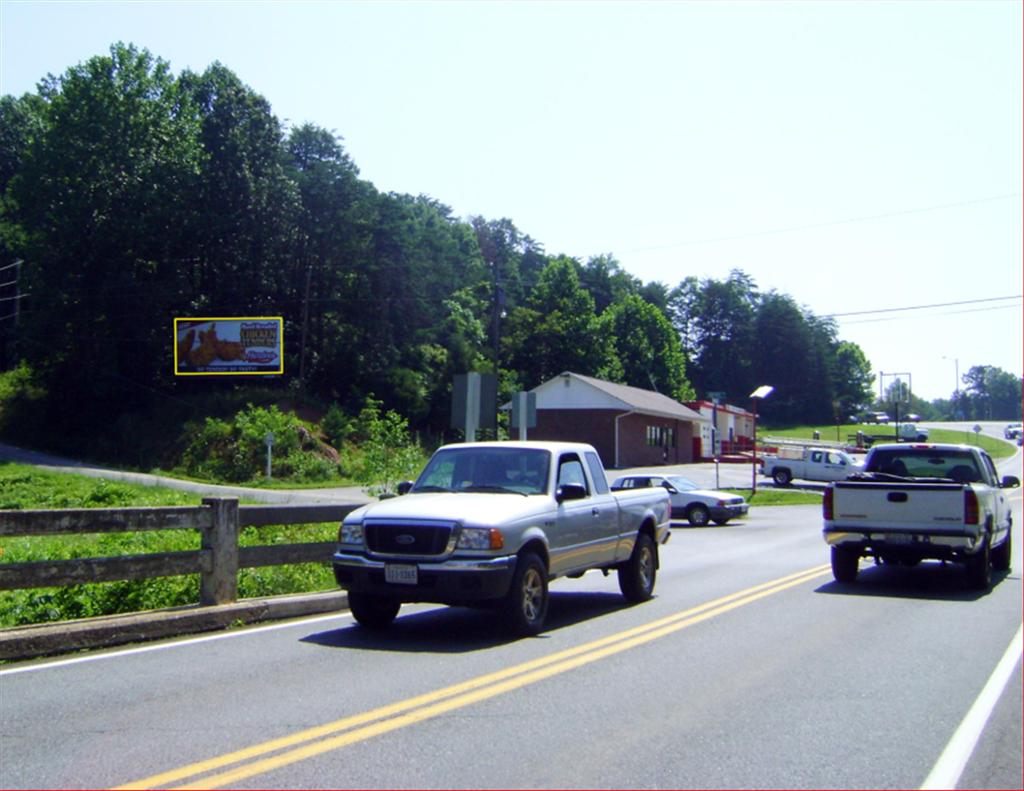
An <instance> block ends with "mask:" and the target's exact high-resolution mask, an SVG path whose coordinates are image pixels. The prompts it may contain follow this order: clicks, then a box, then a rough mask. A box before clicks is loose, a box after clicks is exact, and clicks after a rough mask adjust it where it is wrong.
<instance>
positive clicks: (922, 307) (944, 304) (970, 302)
mask: <svg viewBox="0 0 1024 791" xmlns="http://www.w3.org/2000/svg"><path fill="white" fill-rule="evenodd" d="M1021 296H1022V295H1021V294H1017V295H1016V296H1013V297H987V298H985V299H965V300H961V301H959V302H936V303H935V304H932V305H910V306H908V307H905V308H878V309H876V310H855V311H851V312H850V313H828V314H825V315H824V316H820V317H819V318H823V319H838V318H840V317H842V316H867V315H871V314H873V313H901V312H904V311H908V310H927V309H929V308H951V307H956V306H958V305H977V304H978V303H981V302H1005V301H1007V300H1011V299H1020V298H1021Z"/></svg>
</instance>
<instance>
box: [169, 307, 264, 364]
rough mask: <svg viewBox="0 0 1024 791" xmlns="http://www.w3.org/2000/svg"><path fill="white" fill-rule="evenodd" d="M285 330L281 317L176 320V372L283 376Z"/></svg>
mask: <svg viewBox="0 0 1024 791" xmlns="http://www.w3.org/2000/svg"><path fill="white" fill-rule="evenodd" d="M283 329H284V319H282V318H281V317H279V316H256V317H243V318H238V317H213V318H192V319H175V320H174V373H175V374H176V375H177V376H211V375H218V374H225V375H230V374H235V375H239V374H245V375H252V374H278V375H279V374H282V373H284V331H283Z"/></svg>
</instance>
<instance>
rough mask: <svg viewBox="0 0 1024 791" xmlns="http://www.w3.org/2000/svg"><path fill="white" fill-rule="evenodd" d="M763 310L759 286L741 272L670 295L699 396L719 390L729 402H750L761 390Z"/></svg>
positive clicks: (686, 284)
mask: <svg viewBox="0 0 1024 791" xmlns="http://www.w3.org/2000/svg"><path fill="white" fill-rule="evenodd" d="M757 304H758V293H757V287H756V285H755V284H754V281H753V280H752V279H751V278H750V276H749V275H747V274H745V273H744V272H742V271H740V270H735V269H734V270H733V271H732V272H731V273H730V274H729V278H728V279H727V280H725V281H717V280H711V279H706V280H700V281H699V280H697V278H695V277H688V278H686V279H685V280H683V281H682V282H681V283H680V284H679V285H678V286H677V287H676V288H675V289H673V290H672V292H671V293H670V296H669V311H670V313H671V317H672V324H673V326H674V327H675V328H676V331H677V332H678V333H679V336H680V338H681V340H682V344H683V353H684V355H685V357H686V359H687V360H688V361H689V363H690V367H689V373H690V378H691V380H692V382H693V386H694V388H695V389H696V391H697V393H698V394H704V393H707V392H708V391H712V390H718V391H721V392H723V393H725V394H726V398H727V399H732V400H739V401H745V400H746V398H747V396H748V395H749V394H750V392H751V390H752V389H753V388H754V387H755V386H756V385H755V384H754V381H753V378H754V370H753V354H754V340H755V332H756V331H755V327H754V320H755V307H756V305H757ZM759 384H764V383H763V382H760V383H759Z"/></svg>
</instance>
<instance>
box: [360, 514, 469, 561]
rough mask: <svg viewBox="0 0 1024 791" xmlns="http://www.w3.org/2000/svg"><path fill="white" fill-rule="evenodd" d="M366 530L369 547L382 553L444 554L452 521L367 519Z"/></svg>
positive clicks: (372, 550) (449, 536)
mask: <svg viewBox="0 0 1024 791" xmlns="http://www.w3.org/2000/svg"><path fill="white" fill-rule="evenodd" d="M363 530H364V531H365V534H366V547H367V549H369V550H370V552H378V553H380V554H382V555H420V556H422V555H443V554H444V553H445V552H446V551H447V549H448V541H449V539H450V538H451V535H452V525H450V524H448V525H445V524H442V525H425V524H403V523H401V522H397V523H396V522H367V523H365V524H364V525H363Z"/></svg>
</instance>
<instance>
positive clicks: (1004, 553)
mask: <svg viewBox="0 0 1024 791" xmlns="http://www.w3.org/2000/svg"><path fill="white" fill-rule="evenodd" d="M1011 536H1012V533H1011V532H1010V531H1009V530H1007V531H1006V540H1005V541H1004V542H1003V543H1002V544H1000V545H999V546H997V547H996V548H995V549H993V550H992V568H994V569H995V570H996V571H1009V570H1010V549H1011V546H1012V545H1011V544H1010V538H1011Z"/></svg>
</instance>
